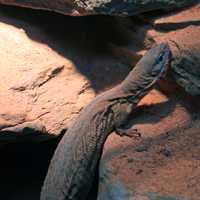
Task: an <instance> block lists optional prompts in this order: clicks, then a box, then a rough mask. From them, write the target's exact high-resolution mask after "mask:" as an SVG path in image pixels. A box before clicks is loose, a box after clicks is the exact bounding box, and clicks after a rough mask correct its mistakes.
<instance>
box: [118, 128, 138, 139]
mask: <svg viewBox="0 0 200 200" xmlns="http://www.w3.org/2000/svg"><path fill="white" fill-rule="evenodd" d="M115 131H116V134H117V135H119V136H121V137H122V136H127V137H131V138H136V139H137V138H140V137H141V133H140V132H139V131H138V129H122V128H116V130H115Z"/></svg>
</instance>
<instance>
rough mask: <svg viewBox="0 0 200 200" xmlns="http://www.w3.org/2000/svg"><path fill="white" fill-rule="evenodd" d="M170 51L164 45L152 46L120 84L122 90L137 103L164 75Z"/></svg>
mask: <svg viewBox="0 0 200 200" xmlns="http://www.w3.org/2000/svg"><path fill="white" fill-rule="evenodd" d="M170 58H171V51H170V48H169V46H168V44H166V43H161V44H159V45H156V46H154V47H153V48H151V49H150V50H149V51H147V52H146V53H145V55H144V56H143V57H142V59H141V60H140V61H139V62H138V63H137V65H136V66H135V67H134V69H133V70H132V71H131V72H130V73H129V75H128V76H127V78H126V79H125V80H124V81H123V82H122V85H121V86H122V89H123V91H124V92H125V93H126V94H127V96H129V95H130V98H132V97H135V98H134V99H132V100H134V101H139V100H140V98H139V97H142V96H144V95H145V94H146V93H147V92H148V91H149V90H150V89H151V88H152V87H153V86H154V85H155V83H156V82H157V81H158V80H159V79H160V78H161V77H162V76H164V75H165V73H166V71H167V67H168V65H169V61H170Z"/></svg>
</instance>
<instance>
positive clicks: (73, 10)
mask: <svg viewBox="0 0 200 200" xmlns="http://www.w3.org/2000/svg"><path fill="white" fill-rule="evenodd" d="M196 2H198V0H177V1H174V0H154V1H153V0H150V1H146V0H137V1H134V0H129V1H124V0H119V1H116V0H54V1H51V0H41V1H22V0H18V1H15V0H0V3H2V4H6V5H14V6H20V7H28V8H34V9H43V10H50V11H56V12H59V13H62V14H65V15H72V16H83V15H91V14H104V15H124V16H128V15H136V14H138V13H142V12H146V11H150V10H158V9H163V10H167V9H173V8H180V7H183V6H186V5H190V4H193V3H196Z"/></svg>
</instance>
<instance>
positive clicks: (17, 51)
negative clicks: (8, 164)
mask: <svg viewBox="0 0 200 200" xmlns="http://www.w3.org/2000/svg"><path fill="white" fill-rule="evenodd" d="M25 13H26V11H25ZM23 14H24V13H23V12H21V11H20V12H17V14H16V15H17V16H13V9H11V10H10V14H9V9H7V10H6V11H5V10H3V9H2V12H0V57H1V59H0V141H1V142H3V143H6V142H8V141H10V142H11V141H18V140H26V139H27V140H28V138H29V139H30V138H31V140H36V141H40V140H43V139H45V138H46V139H48V138H49V137H50V138H51V136H53V135H58V134H60V132H61V131H62V130H63V129H66V128H67V127H68V126H69V125H70V124H71V123H72V122H73V119H74V118H76V116H77V115H78V114H79V112H80V110H81V109H82V108H83V107H85V106H86V105H87V104H88V103H89V102H90V101H91V100H92V99H93V98H94V97H95V95H96V93H98V92H99V91H102V90H104V89H105V88H106V87H109V86H110V85H111V84H116V83H117V82H119V81H120V79H122V78H123V77H125V76H126V74H127V73H128V71H129V70H130V69H131V68H130V67H129V66H127V65H124V64H123V63H120V62H119V60H118V59H117V58H115V56H114V55H113V54H106V53H105V52H104V51H105V48H106V47H105V48H104V50H101V47H100V44H104V41H101V40H99V42H98V44H99V45H97V47H95V48H94V46H93V43H92V42H93V41H92V39H91V37H90V35H89V33H88V32H90V30H87V26H86V24H87V22H84V19H83V20H81V19H80V20H79V19H78V20H76V19H75V21H73V20H72V21H70V20H71V18H70V19H69V18H68V20H69V23H71V25H70V24H69V26H70V28H71V31H69V30H67V29H66V30H65V29H63V30H62V28H61V27H59V28H60V31H63V32H62V34H63V36H61V35H60V34H61V33H60V32H59V36H58V38H60V39H55V37H57V34H58V32H57V30H56V27H55V25H52V27H50V26H49V25H48V24H47V21H45V19H46V18H45V17H44V18H42V17H41V16H40V15H39V16H37V15H36V16H35V18H34V17H33V18H31V14H30V16H29V18H28V20H27V21H26V20H25V18H24V17H23ZM26 16H27V13H26ZM20 17H21V19H20ZM46 17H47V16H46ZM57 17H58V18H57V20H59V19H64V20H67V18H65V16H57ZM32 19H35V20H40V21H41V23H43V25H42V26H40V25H39V26H37V25H35V22H34V21H31V20H32ZM24 20H25V21H24ZM42 20H44V22H42ZM75 22H77V23H78V24H79V25H80V27H79V28H78V29H77V24H76V23H75ZM64 24H65V23H64ZM64 24H62V25H61V26H62V27H63V25H64ZM81 24H82V25H81ZM41 27H43V29H42V28H41ZM45 28H46V29H49V30H48V33H49V34H47V33H46V32H45V31H46V30H45ZM57 28H58V27H57ZM81 30H82V31H83V33H82V32H81ZM99 34H101V33H99ZM84 38H86V39H85V40H83V39H84ZM89 38H90V39H89ZM84 41H85V42H84ZM89 41H91V44H90V42H89ZM56 42H57V43H56ZM55 43H56V44H55ZM95 51H96V52H95ZM105 74H107V76H105ZM40 133H44V134H40ZM33 135H35V137H32V136H33Z"/></svg>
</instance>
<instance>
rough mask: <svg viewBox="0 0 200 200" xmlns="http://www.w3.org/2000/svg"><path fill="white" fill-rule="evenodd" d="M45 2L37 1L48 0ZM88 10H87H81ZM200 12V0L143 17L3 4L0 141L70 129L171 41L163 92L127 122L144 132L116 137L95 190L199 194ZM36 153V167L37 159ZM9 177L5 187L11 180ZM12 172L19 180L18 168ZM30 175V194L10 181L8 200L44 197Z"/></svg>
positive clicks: (149, 197)
mask: <svg viewBox="0 0 200 200" xmlns="http://www.w3.org/2000/svg"><path fill="white" fill-rule="evenodd" d="M1 2H3V1H1ZM5 2H6V3H7V4H9V3H10V4H12V3H13V2H14V1H4V3H5ZM15 2H16V3H18V4H21V5H22V4H28V3H29V2H30V1H15ZM37 2H39V1H35V3H37ZM42 2H43V6H38V7H40V8H42V7H45V5H47V1H42ZM59 2H61V1H59ZM127 2H128V1H127ZM138 2H139V1H138ZM145 2H150V1H145ZM165 2H168V1H165ZM172 2H175V1H172ZM176 2H177V1H176ZM180 2H184V1H180ZM185 2H186V1H185ZM187 2H188V1H187ZM45 3H46V4H45ZM54 3H55V1H52V2H50V3H49V4H48V6H52V4H54ZM58 5H59V4H58ZM70 5H71V4H70ZM72 7H73V6H72ZM53 8H55V6H53ZM63 8H64V7H63ZM73 9H74V8H72V10H73ZM62 12H63V11H62ZM64 12H66V11H64ZM78 12H79V11H78ZM96 12H97V11H95V13H96ZM109 12H110V11H109ZM69 13H72V11H71V10H70V9H69ZM87 13H90V12H88V11H85V10H84V9H83V12H80V13H77V15H82V14H84V15H85V14H87ZM97 13H98V12H97ZM99 13H100V11H99ZM199 13H200V5H199V4H197V5H195V6H193V7H191V8H189V9H185V10H182V11H178V12H173V13H168V14H166V15H165V16H164V13H154V12H153V13H152V12H151V13H148V14H144V15H143V17H142V18H141V17H129V18H118V17H108V16H90V17H84V18H72V17H68V16H64V15H57V14H54V13H53V12H52V13H50V12H41V11H34V10H28V9H22V8H14V7H13V8H12V7H6V6H2V7H0V58H1V59H0V144H7V143H8V142H9V143H10V142H20V141H24V142H27V141H29V142H30V141H37V142H38V141H39V142H41V141H43V140H47V139H50V138H52V137H55V136H57V135H59V134H60V133H61V132H64V130H65V129H66V128H67V127H68V126H69V125H70V124H71V123H73V120H74V119H75V118H76V117H77V115H78V114H79V112H80V110H81V109H82V108H83V107H85V106H86V105H87V104H88V103H89V102H90V101H91V100H92V99H93V98H94V97H95V96H96V94H98V93H100V92H102V91H104V90H105V89H107V88H110V87H112V86H114V85H116V84H117V83H119V82H120V80H122V79H123V78H124V77H125V76H126V75H127V74H128V72H129V71H130V70H131V69H132V65H134V64H135V63H136V62H137V60H138V59H139V58H140V57H141V55H142V54H143V53H144V51H146V49H148V48H150V47H151V46H152V45H153V44H154V43H156V42H157V43H159V42H163V41H167V42H169V44H170V46H171V48H172V51H173V60H172V65H171V68H170V69H169V74H168V75H167V78H166V79H165V80H163V81H161V82H160V87H161V89H162V91H164V93H163V92H161V91H160V90H158V89H155V90H153V91H152V92H151V93H150V94H149V95H148V96H146V97H145V99H144V100H143V101H142V102H141V104H140V109H138V110H137V111H136V112H135V113H133V116H132V117H131V118H130V120H129V124H128V125H129V126H130V127H133V128H138V129H139V131H140V132H141V133H142V138H141V139H140V140H138V141H134V140H131V139H128V138H120V137H118V136H116V135H114V134H113V135H112V136H111V137H109V139H108V141H107V143H106V145H105V149H104V153H103V157H102V161H101V165H100V179H99V182H100V185H99V197H98V198H99V199H100V200H102V199H103V200H107V199H114V200H116V199H117V200H118V199H120V200H121V199H123V200H126V199H131V200H133V199H134V200H136V199H138V200H180V199H181V200H200V198H199V197H200V190H199V180H200V174H199V172H200V169H199V166H200V163H199V161H200V158H199V150H200V144H199V139H200V138H199V127H200V122H199V119H200V116H199V110H200V105H199V94H200V68H199V67H200V37H199V35H200V28H199V24H200V23H199V22H200V15H199ZM66 14H68V12H66ZM90 14H91V13H90ZM111 14H112V13H111ZM10 146H13V144H11V145H10ZM5 148H6V147H5ZM26 148H27V147H26ZM23 151H24V149H23V150H20V153H19V155H21V154H22V152H23ZM43 151H45V150H44V149H43V150H41V152H43ZM2 152H3V150H2ZM14 152H15V151H14ZM39 154H40V153H37V155H36V156H35V157H36V158H35V159H36V161H35V162H34V163H31V166H34V164H35V165H37V167H39V166H38V162H37V157H38V156H39ZM9 155H10V156H8V157H9V158H7V159H11V160H12V155H13V154H11V153H10V154H9ZM30 155H31V154H30ZM41 156H43V154H42V155H41ZM27 157H29V155H26V156H25V159H24V163H23V164H22V162H23V161H22V160H21V161H20V169H23V167H24V168H27V165H26V158H27ZM44 157H45V156H43V158H44ZM43 158H42V159H43ZM18 160H19V159H17V158H15V162H16V163H17V162H18ZM12 162H14V161H12ZM12 162H11V163H12ZM31 162H32V161H31ZM18 164H19V163H18ZM4 165H5V166H6V163H4ZM7 166H9V167H10V168H8V169H9V170H8V174H10V173H11V171H12V172H13V173H14V171H13V168H12V167H11V166H13V165H12V164H10V162H8V163H7ZM1 167H2V165H1ZM6 169H7V167H5V171H6ZM27 169H28V168H27ZM22 171H23V170H22ZM0 172H1V173H2V172H4V171H3V170H0ZM5 174H6V173H3V175H4V176H5ZM34 176H35V177H34V178H36V179H37V175H34ZM0 177H2V176H1V174H0ZM20 179H21V177H20ZM2 180H3V179H1V178H0V185H4V186H5V185H6V184H4V182H2ZM4 180H5V179H4ZM9 180H10V182H12V184H14V183H13V182H15V181H14V179H13V174H12V176H11V178H10V179H9ZM16 180H18V179H16ZM30 180H31V179H29V178H28V180H27V182H26V184H25V185H26V187H27V189H26V193H24V190H23V186H21V185H20V184H18V182H16V183H15V184H14V188H15V190H17V191H15V194H13V193H12V191H11V189H10V184H9V183H8V184H7V185H8V187H7V191H8V192H7V193H6V195H5V196H6V198H3V199H9V200H17V199H20V200H21V199H31V197H33V199H34V200H37V199H39V191H38V190H37V191H35V190H34V189H33V188H32V182H31V181H30ZM41 182H42V181H41ZM40 184H41V183H40ZM29 185H30V188H28V187H29ZM36 186H37V188H40V187H41V185H40V186H38V185H37V183H36ZM5 187H6V186H5ZM33 187H35V186H33ZM16 188H17V189H16ZM29 190H30V191H29ZM5 191H6V189H5ZM1 192H2V191H1V190H0V194H1ZM33 192H34V194H33ZM0 199H1V196H0Z"/></svg>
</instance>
